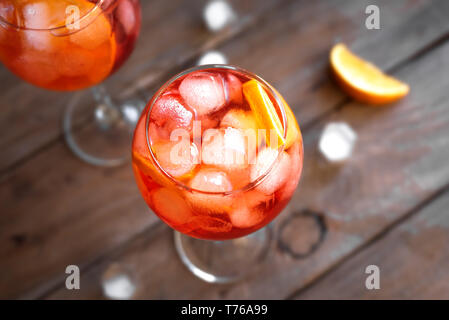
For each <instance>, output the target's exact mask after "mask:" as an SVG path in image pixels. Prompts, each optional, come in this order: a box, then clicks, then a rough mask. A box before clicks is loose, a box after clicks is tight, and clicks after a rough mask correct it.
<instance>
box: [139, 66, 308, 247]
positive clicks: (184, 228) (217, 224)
mask: <svg viewBox="0 0 449 320" xmlns="http://www.w3.org/2000/svg"><path fill="white" fill-rule="evenodd" d="M198 72H199V73H198ZM202 72H206V73H207V74H209V75H211V77H215V79H219V80H218V82H217V83H221V82H222V81H223V82H224V84H223V86H224V88H225V89H226V90H228V93H227V94H226V95H225V97H226V103H225V106H223V107H221V108H220V109H219V110H217V111H213V112H210V113H207V114H202V111H201V110H200V109H199V108H195V107H192V106H191V105H189V103H188V102H187V101H190V102H191V101H193V100H191V99H186V98H185V97H186V94H187V95H189V94H191V92H189V91H187V89H190V90H192V91H196V88H195V87H194V85H195V83H199V84H200V85H201V82H190V83H192V86H189V85H184V86H183V81H184V80H185V79H186V78H187V77H189V75H192V74H187V75H185V76H183V77H181V78H179V79H178V80H176V81H174V82H173V83H171V84H170V85H169V86H168V88H167V89H166V90H165V92H162V93H161V94H160V95H159V98H158V100H156V102H155V104H154V106H153V109H152V110H151V114H150V116H149V128H148V130H149V140H150V141H151V142H150V143H151V146H152V150H153V153H154V155H155V157H156V160H157V161H158V162H159V164H160V165H161V166H162V167H163V168H164V170H165V169H167V170H169V171H168V173H169V174H172V173H173V174H175V175H177V177H176V181H178V182H179V183H181V184H183V185H185V186H187V187H188V188H189V187H190V188H193V189H198V185H205V186H206V187H205V189H207V188H208V187H207V186H209V187H212V189H213V190H211V191H223V190H224V189H220V188H223V186H224V187H225V189H226V188H227V189H226V191H229V190H231V191H233V192H230V193H228V194H227V195H211V194H207V193H202V192H195V191H191V189H186V188H184V187H181V186H179V184H177V183H175V182H174V181H173V180H172V179H170V178H168V177H167V176H166V175H164V174H163V173H162V172H161V170H160V168H159V167H157V165H156V163H155V161H154V158H152V156H151V154H150V151H149V149H148V146H147V140H146V128H145V126H146V119H147V115H148V112H149V108H150V106H151V102H150V104H149V105H148V106H147V108H146V110H145V111H144V112H143V113H142V116H141V118H140V120H139V122H138V125H137V128H136V130H135V133H134V141H133V169H134V173H135V177H136V181H137V185H138V187H139V189H140V191H141V193H142V195H143V198H144V199H145V201H146V202H147V203H148V205H149V206H150V207H151V208H152V209H153V211H154V212H155V213H156V214H157V215H158V216H159V217H160V218H161V219H162V220H163V221H164V222H166V223H167V224H168V225H170V226H171V227H173V228H174V229H176V230H178V231H180V232H182V233H185V234H188V235H190V236H193V237H196V238H201V239H213V240H224V239H232V238H237V237H241V236H244V235H247V234H249V233H252V232H254V231H256V230H258V229H260V228H262V227H263V226H265V225H266V224H268V223H269V222H270V221H271V220H272V219H273V218H274V217H276V215H278V214H279V213H280V212H281V210H282V209H283V208H284V207H285V206H286V204H287V203H288V201H289V200H290V198H291V196H292V194H293V192H294V190H295V189H296V186H297V184H298V181H299V178H300V175H301V170H302V161H303V145H302V138H301V135H300V134H299V135H298V136H297V138H296V139H295V141H294V142H293V143H292V144H291V145H289V146H288V148H287V149H285V150H284V151H282V157H281V159H282V160H280V161H279V162H278V163H277V164H276V165H275V167H274V168H273V169H272V171H271V173H270V174H269V175H268V176H267V177H266V179H265V180H263V181H262V182H261V183H260V184H259V185H258V186H255V187H252V188H249V189H247V190H243V191H238V192H235V191H236V190H239V189H240V190H242V188H245V186H247V185H248V184H249V183H251V182H252V181H253V180H251V179H252V178H251V177H252V170H255V169H254V168H255V166H256V165H254V164H251V165H246V164H243V165H242V166H229V165H220V164H218V165H216V164H215V163H212V162H213V161H211V160H210V158H207V157H208V155H207V154H206V151H208V149H207V148H208V145H207V144H206V143H205V140H204V139H205V130H206V129H210V128H221V129H220V130H226V129H228V128H229V127H230V126H234V127H238V126H239V125H240V124H241V126H242V127H246V128H248V127H250V124H251V123H252V122H245V121H243V122H242V121H240V122H239V121H237V120H236V119H237V118H238V117H232V115H235V114H240V115H241V114H245V115H246V116H247V118H248V119H249V118H250V117H251V116H252V114H251V112H252V111H251V109H250V107H249V106H248V102H247V101H246V99H245V97H244V96H243V95H242V94H241V90H242V89H241V84H242V83H245V82H247V81H248V80H250V78H249V77H248V76H247V75H244V74H242V73H239V72H237V71H230V70H224V69H207V70H205V71H196V73H195V72H194V73H193V74H199V75H200V74H201V73H202ZM230 75H231V77H230ZM235 79H238V80H237V81H236V80H235ZM186 81H187V80H186ZM217 87H218V88H219V89H220V88H221V87H220V84H217ZM204 88H207V86H204ZM209 88H212V89H214V87H209ZM197 93H198V95H202V94H203V93H204V92H201V91H197ZM183 94H184V96H183ZM192 97H193V99H195V96H194V95H193V96H192ZM270 98H272V97H271V96H270ZM154 99H155V98H153V100H154ZM164 99H167V100H164ZM169 99H172V100H169ZM167 101H168V102H167ZM196 101H197V102H199V103H202V102H205V101H206V102H208V101H213V99H212V98H210V97H209V98H208V97H207V95H206V98H204V96H202V97H201V98H200V99H199V100H196ZM272 101H275V99H272ZM193 102H195V101H193ZM158 108H160V110H159V109H158ZM277 108H279V107H277ZM277 111H279V109H278V110H277ZM229 115H231V116H229ZM247 118H239V119H247ZM251 119H252V118H251ZM193 120H201V126H202V127H201V129H202V131H201V132H202V137H203V140H202V142H200V143H202V146H200V147H198V148H200V149H201V150H202V159H200V160H199V161H201V162H200V163H197V164H194V165H190V166H189V167H185V166H171V165H170V163H168V162H167V161H168V155H169V153H167V152H165V153H164V148H161V147H160V146H164V145H167V144H168V142H167V141H168V140H169V136H168V133H169V132H168V131H169V130H174V129H176V128H178V129H179V128H185V129H186V130H192V121H193ZM293 121H295V119H294V118H293ZM289 125H291V126H295V125H296V123H289ZM246 128H242V129H246ZM229 130H231V132H232V129H229ZM201 132H200V136H201ZM195 135H196V138H195ZM190 138H191V141H194V142H192V143H194V144H196V145H198V140H197V139H198V133H194V132H193V131H191V135H190ZM195 139H196V141H195ZM200 141H201V140H200ZM261 148H262V147H261ZM265 148H268V147H265ZM161 150H162V151H161ZM270 150H271V149H270ZM261 154H262V153H261V151H260V150H259V152H258V153H257V157H259V155H261ZM213 155H214V153H212V158H213ZM210 156H211V155H209V157H210ZM278 159H279V158H278ZM165 165H167V166H165ZM204 177H206V178H205V179H203V180H201V179H202V178H204ZM207 178H210V179H209V180H207ZM216 178H223V180H220V181H219V182H218V183H217V184H216V185H215V184H213V183H212V184H211V183H209V185H208V182H207V181H209V182H210V181H212V179H216ZM198 181H199V184H198ZM204 181H206V184H204V183H203V182H204ZM222 181H225V183H224V184H223V183H222ZM230 186H231V187H230ZM205 189H203V190H205Z"/></svg>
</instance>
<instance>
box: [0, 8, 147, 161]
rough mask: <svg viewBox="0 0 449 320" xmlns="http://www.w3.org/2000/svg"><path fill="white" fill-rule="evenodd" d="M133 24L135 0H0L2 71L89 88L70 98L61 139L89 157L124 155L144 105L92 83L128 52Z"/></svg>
mask: <svg viewBox="0 0 449 320" xmlns="http://www.w3.org/2000/svg"><path fill="white" fill-rule="evenodd" d="M140 24H141V9H140V3H139V1H138V0H45V1H44V0H2V1H0V61H2V62H3V64H4V65H5V66H6V67H7V68H8V69H9V70H10V71H12V72H13V73H14V74H16V75H17V76H19V77H20V78H22V79H23V80H25V81H27V82H29V83H31V84H33V85H35V86H38V87H41V88H44V89H48V90H57V91H75V90H81V89H85V88H92V89H91V90H92V94H88V95H86V94H85V92H80V93H78V94H76V95H75V96H74V97H73V98H72V99H71V101H70V102H69V104H68V106H67V110H66V113H65V115H64V122H63V125H64V133H65V137H66V140H67V142H68V145H69V146H70V147H71V149H72V150H73V151H74V152H75V154H77V155H78V156H80V157H81V158H82V159H84V160H85V161H87V162H89V163H91V164H95V165H101V166H114V165H118V164H121V163H123V162H124V161H126V159H127V155H128V154H129V152H126V149H127V148H129V139H130V136H131V134H132V129H133V128H134V126H135V123H136V120H137V118H138V115H139V114H140V112H141V110H142V109H143V107H144V104H143V103H142V102H141V101H139V100H136V99H133V100H128V101H122V102H121V103H117V102H115V101H114V100H113V99H112V98H111V97H110V96H109V95H108V93H107V92H106V90H105V88H104V87H102V86H96V85H98V84H100V83H101V82H103V81H104V80H105V79H106V78H107V77H109V76H110V75H111V74H112V73H114V72H115V71H116V70H117V69H119V68H120V66H121V65H122V64H123V63H124V62H125V61H126V59H127V58H128V57H129V55H130V54H131V52H132V50H133V48H134V45H135V42H136V40H137V37H138V34H139V31H140ZM94 86H96V87H94ZM120 146H121V147H120Z"/></svg>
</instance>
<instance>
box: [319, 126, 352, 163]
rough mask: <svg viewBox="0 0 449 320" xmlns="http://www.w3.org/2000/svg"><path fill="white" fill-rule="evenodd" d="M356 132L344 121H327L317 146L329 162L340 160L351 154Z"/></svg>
mask: <svg viewBox="0 0 449 320" xmlns="http://www.w3.org/2000/svg"><path fill="white" fill-rule="evenodd" d="M356 140H357V134H356V133H355V132H354V130H353V129H352V128H351V127H350V126H349V125H348V124H347V123H344V122H333V123H328V124H327V125H326V127H325V128H324V130H323V132H322V133H321V137H320V141H319V145H318V148H319V150H320V152H321V153H322V154H323V156H324V157H325V158H326V159H327V160H328V161H330V162H341V161H344V160H346V159H348V158H349V157H350V156H351V153H352V150H353V148H354V145H355V142H356Z"/></svg>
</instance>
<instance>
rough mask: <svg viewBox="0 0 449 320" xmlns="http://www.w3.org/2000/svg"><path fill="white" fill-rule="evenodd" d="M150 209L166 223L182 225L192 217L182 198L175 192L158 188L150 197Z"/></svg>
mask: <svg viewBox="0 0 449 320" xmlns="http://www.w3.org/2000/svg"><path fill="white" fill-rule="evenodd" d="M150 199H151V204H152V208H153V210H154V211H155V212H157V213H158V214H159V215H161V216H163V217H164V218H165V219H166V220H167V221H170V222H173V223H175V224H184V223H187V222H188V221H189V219H190V218H191V217H192V213H191V212H190V208H189V207H188V205H187V203H186V201H185V200H184V198H183V197H182V196H181V195H180V194H179V193H178V192H176V191H174V190H171V189H168V188H160V189H157V190H156V191H154V192H152V193H151V195H150Z"/></svg>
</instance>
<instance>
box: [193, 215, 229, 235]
mask: <svg viewBox="0 0 449 320" xmlns="http://www.w3.org/2000/svg"><path fill="white" fill-rule="evenodd" d="M225 217H226V215H223V219H220V218H219V217H213V216H209V215H197V216H194V217H193V218H192V219H191V220H190V221H189V224H190V225H191V227H192V228H193V229H203V230H207V231H209V232H229V231H231V229H232V224H231V223H229V221H226V220H225Z"/></svg>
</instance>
